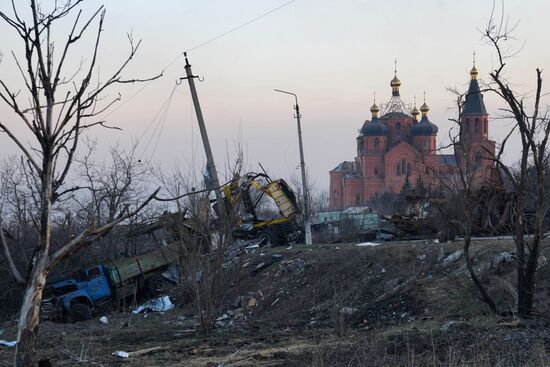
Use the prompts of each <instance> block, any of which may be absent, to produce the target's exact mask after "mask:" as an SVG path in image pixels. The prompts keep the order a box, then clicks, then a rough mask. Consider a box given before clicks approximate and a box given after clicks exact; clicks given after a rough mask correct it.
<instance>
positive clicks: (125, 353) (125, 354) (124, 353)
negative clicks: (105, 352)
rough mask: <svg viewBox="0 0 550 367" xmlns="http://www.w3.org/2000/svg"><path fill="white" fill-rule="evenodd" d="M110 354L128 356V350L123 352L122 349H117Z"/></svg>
mask: <svg viewBox="0 0 550 367" xmlns="http://www.w3.org/2000/svg"><path fill="white" fill-rule="evenodd" d="M112 355H114V356H115V357H120V358H128V357H130V354H129V353H128V352H124V351H122V350H117V351H116V352H113V353H112Z"/></svg>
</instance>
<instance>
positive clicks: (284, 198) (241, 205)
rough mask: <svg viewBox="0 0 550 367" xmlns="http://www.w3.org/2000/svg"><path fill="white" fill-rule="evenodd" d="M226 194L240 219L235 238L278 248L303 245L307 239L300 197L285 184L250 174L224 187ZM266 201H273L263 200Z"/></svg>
mask: <svg viewBox="0 0 550 367" xmlns="http://www.w3.org/2000/svg"><path fill="white" fill-rule="evenodd" d="M222 192H223V195H224V199H225V202H226V208H227V209H228V210H232V211H233V212H234V213H235V215H236V217H237V218H236V223H235V228H234V230H233V235H234V237H235V238H237V239H243V240H254V239H258V240H261V245H262V246H276V245H283V244H285V243H292V242H296V241H299V240H300V239H301V237H302V236H303V234H302V231H301V226H300V225H299V224H298V218H299V214H300V210H299V207H298V203H297V201H296V195H295V194H294V192H293V191H292V189H291V188H290V186H289V185H288V184H287V183H286V182H285V180H283V179H277V180H271V178H269V176H268V175H267V174H264V173H247V174H246V175H243V176H240V177H236V178H235V179H234V180H233V181H232V182H231V183H230V184H228V185H226V186H224V187H223V189H222ZM266 197H267V198H269V199H270V200H263V199H264V198H266ZM273 204H274V205H273Z"/></svg>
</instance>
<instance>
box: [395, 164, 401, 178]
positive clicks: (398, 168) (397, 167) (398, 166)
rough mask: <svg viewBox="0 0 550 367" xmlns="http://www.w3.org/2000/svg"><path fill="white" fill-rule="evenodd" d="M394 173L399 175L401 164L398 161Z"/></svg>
mask: <svg viewBox="0 0 550 367" xmlns="http://www.w3.org/2000/svg"><path fill="white" fill-rule="evenodd" d="M395 174H396V175H397V176H399V175H400V174H401V165H400V164H399V163H397V164H396V165H395Z"/></svg>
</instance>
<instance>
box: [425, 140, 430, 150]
mask: <svg viewBox="0 0 550 367" xmlns="http://www.w3.org/2000/svg"><path fill="white" fill-rule="evenodd" d="M428 149H430V141H429V140H428V138H424V150H428Z"/></svg>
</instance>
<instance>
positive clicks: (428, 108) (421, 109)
mask: <svg viewBox="0 0 550 367" xmlns="http://www.w3.org/2000/svg"><path fill="white" fill-rule="evenodd" d="M429 110H430V107H428V105H427V104H426V102H424V103H423V104H422V106H420V111H421V112H422V116H426V115H427V114H428V111H429Z"/></svg>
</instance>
